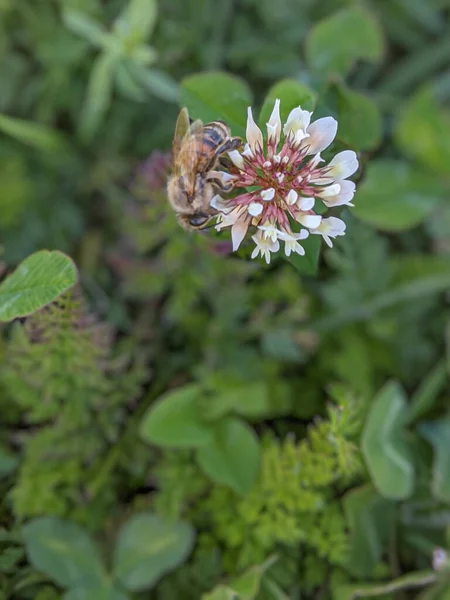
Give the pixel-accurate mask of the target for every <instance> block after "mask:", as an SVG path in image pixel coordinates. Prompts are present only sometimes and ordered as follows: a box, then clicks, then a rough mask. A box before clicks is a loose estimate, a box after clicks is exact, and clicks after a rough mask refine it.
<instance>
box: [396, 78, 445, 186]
mask: <svg viewBox="0 0 450 600" xmlns="http://www.w3.org/2000/svg"><path fill="white" fill-rule="evenodd" d="M395 139H396V142H397V145H398V146H399V148H400V149H401V150H402V152H404V153H405V154H406V155H407V156H410V157H412V158H414V159H416V160H418V161H420V162H421V163H422V164H424V165H426V166H427V167H429V168H431V169H433V170H434V171H436V172H437V173H441V174H442V175H448V165H449V164H450V113H449V112H448V111H447V112H444V110H443V109H442V108H441V107H440V106H439V104H438V102H437V100H436V97H435V94H434V93H433V90H432V89H431V88H429V87H425V88H422V89H420V90H419V91H418V92H417V93H416V94H414V96H413V97H412V98H410V99H409V100H408V101H407V102H406V104H405V106H403V107H401V109H400V110H399V119H398V122H397V126H396V128H395Z"/></svg>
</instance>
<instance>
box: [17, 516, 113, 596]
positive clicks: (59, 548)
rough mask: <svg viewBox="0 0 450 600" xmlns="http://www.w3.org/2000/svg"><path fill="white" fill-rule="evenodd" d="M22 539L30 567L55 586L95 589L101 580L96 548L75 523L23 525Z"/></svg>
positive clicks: (58, 521)
mask: <svg viewBox="0 0 450 600" xmlns="http://www.w3.org/2000/svg"><path fill="white" fill-rule="evenodd" d="M22 536H23V539H24V541H25V547H26V551H27V556H28V559H29V560H30V562H31V563H32V564H33V566H34V567H36V569H38V570H39V571H42V572H43V573H45V574H46V575H48V576H49V577H50V578H51V579H52V580H53V581H55V582H56V583H58V584H59V585H61V586H63V587H75V586H77V585H98V584H101V582H102V581H103V579H105V577H106V574H105V572H104V568H103V564H102V561H101V558H100V554H99V552H98V548H97V547H96V546H95V544H94V543H93V542H92V540H91V538H90V537H89V535H88V534H87V533H86V532H85V531H84V530H83V529H81V527H79V526H78V525H75V523H70V522H69V521H63V520H62V519H56V518H51V517H42V518H39V519H34V520H33V521H31V522H30V523H27V524H26V525H25V526H24V527H23V528H22Z"/></svg>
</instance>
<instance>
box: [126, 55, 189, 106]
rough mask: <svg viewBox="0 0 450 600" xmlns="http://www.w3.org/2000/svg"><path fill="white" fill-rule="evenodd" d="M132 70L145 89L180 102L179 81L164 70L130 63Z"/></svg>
mask: <svg viewBox="0 0 450 600" xmlns="http://www.w3.org/2000/svg"><path fill="white" fill-rule="evenodd" d="M130 72H131V74H132V75H133V77H134V78H135V80H136V81H137V82H138V83H139V85H141V86H142V88H144V89H145V90H147V91H148V92H150V93H151V94H153V95H154V96H156V97H157V98H161V99H162V100H167V101H169V102H178V99H179V95H180V89H179V87H178V84H177V82H176V81H175V80H174V79H172V77H170V75H168V74H167V73H164V71H160V70H159V69H148V68H146V67H144V66H141V65H136V64H132V65H130Z"/></svg>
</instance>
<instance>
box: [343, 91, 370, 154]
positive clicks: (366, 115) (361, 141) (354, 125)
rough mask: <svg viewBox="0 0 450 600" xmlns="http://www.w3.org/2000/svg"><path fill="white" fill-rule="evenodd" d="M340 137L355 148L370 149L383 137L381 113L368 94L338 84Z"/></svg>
mask: <svg viewBox="0 0 450 600" xmlns="http://www.w3.org/2000/svg"><path fill="white" fill-rule="evenodd" d="M336 95H337V107H338V122H339V130H338V138H339V140H341V141H343V142H345V143H346V144H348V145H349V146H352V148H354V149H355V150H370V149H371V148H373V147H374V146H377V145H378V144H379V142H380V139H381V114H380V111H379V109H378V107H377V105H376V104H375V102H374V101H373V100H371V99H370V98H369V97H368V96H365V95H364V94H361V93H360V92H355V91H354V90H350V89H349V88H347V87H345V85H340V86H336Z"/></svg>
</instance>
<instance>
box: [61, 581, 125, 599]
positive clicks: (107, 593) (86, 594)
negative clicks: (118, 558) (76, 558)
mask: <svg viewBox="0 0 450 600" xmlns="http://www.w3.org/2000/svg"><path fill="white" fill-rule="evenodd" d="M129 598H130V597H129V596H128V595H127V594H124V593H123V592H122V591H120V590H119V589H117V588H116V587H114V586H113V585H112V584H111V583H109V582H106V583H105V584H104V585H98V586H79V587H75V588H72V589H71V590H69V591H68V592H67V593H66V594H64V596H63V600H129Z"/></svg>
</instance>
